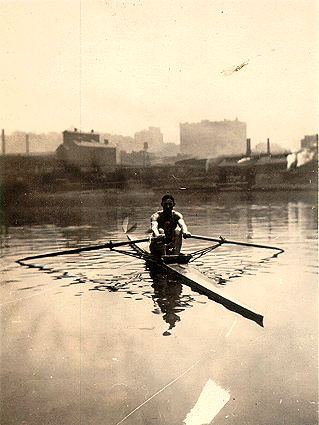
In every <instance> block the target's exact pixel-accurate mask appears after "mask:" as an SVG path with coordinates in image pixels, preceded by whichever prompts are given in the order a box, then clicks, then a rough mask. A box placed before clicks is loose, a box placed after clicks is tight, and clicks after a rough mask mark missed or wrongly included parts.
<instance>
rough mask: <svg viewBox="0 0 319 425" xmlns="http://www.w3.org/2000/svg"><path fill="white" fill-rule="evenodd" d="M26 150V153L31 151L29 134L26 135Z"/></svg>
mask: <svg viewBox="0 0 319 425" xmlns="http://www.w3.org/2000/svg"><path fill="white" fill-rule="evenodd" d="M25 151H26V153H29V152H30V143H29V135H28V134H26V135H25Z"/></svg>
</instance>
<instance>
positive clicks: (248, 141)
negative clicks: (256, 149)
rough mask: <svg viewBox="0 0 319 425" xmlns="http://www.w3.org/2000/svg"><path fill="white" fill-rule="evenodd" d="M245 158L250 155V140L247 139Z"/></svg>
mask: <svg viewBox="0 0 319 425" xmlns="http://www.w3.org/2000/svg"><path fill="white" fill-rule="evenodd" d="M246 146H247V147H246V156H250V155H251V145H250V139H247V145H246Z"/></svg>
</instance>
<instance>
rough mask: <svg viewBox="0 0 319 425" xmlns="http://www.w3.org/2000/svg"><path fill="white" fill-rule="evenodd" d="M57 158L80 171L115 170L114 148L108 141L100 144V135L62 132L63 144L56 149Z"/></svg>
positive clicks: (75, 131) (103, 171) (104, 171)
mask: <svg viewBox="0 0 319 425" xmlns="http://www.w3.org/2000/svg"><path fill="white" fill-rule="evenodd" d="M56 153H57V157H58V159H59V160H60V161H62V162H63V163H64V164H65V165H67V166H71V167H72V166H73V167H74V168H78V169H80V170H81V171H93V170H94V171H100V172H102V173H106V172H112V171H114V170H115V168H116V147H115V146H111V145H109V142H108V140H105V141H104V143H100V135H99V134H96V133H94V132H93V130H92V132H91V133H82V132H78V131H77V130H76V129H75V130H74V131H64V132H63V144H62V145H60V146H59V147H58V148H57V151H56Z"/></svg>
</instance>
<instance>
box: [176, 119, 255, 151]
mask: <svg viewBox="0 0 319 425" xmlns="http://www.w3.org/2000/svg"><path fill="white" fill-rule="evenodd" d="M246 127H247V125H246V123H244V122H240V121H238V119H236V120H234V121H229V120H224V121H219V122H211V121H208V120H204V121H201V122H200V123H192V124H189V123H184V124H180V146H181V153H182V154H184V155H189V156H192V157H196V158H215V157H217V156H221V155H238V154H242V153H244V152H245V150H246V137H247V136H246V133H247V129H246Z"/></svg>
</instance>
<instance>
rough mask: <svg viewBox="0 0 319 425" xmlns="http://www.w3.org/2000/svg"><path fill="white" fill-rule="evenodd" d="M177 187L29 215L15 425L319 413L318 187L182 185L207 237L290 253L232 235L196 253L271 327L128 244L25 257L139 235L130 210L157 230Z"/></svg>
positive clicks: (9, 279)
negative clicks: (149, 263) (122, 249)
mask: <svg viewBox="0 0 319 425" xmlns="http://www.w3.org/2000/svg"><path fill="white" fill-rule="evenodd" d="M161 195H162V194H157V195H154V194H152V193H139V192H134V193H133V192H130V193H124V192H123V193H104V192H82V193H81V194H64V195H52V196H48V197H47V198H46V199H45V200H44V201H43V200H41V201H40V200H39V201H38V202H34V203H33V207H31V206H29V207H28V208H22V209H20V210H16V211H14V214H15V222H16V223H17V225H16V226H11V227H9V228H7V229H6V231H5V232H4V234H3V237H2V250H1V251H2V253H1V266H2V268H1V282H2V283H1V318H2V332H1V349H2V350H1V378H2V379H1V387H2V396H1V397H2V400H1V401H2V411H1V424H30V425H38V424H39V425H40V424H50V425H53V424H59V425H61V424H67V425H69V424H72V425H73V424H85V425H89V424H92V425H93V424H94V425H96V424H106V425H116V424H120V423H124V424H125V425H129V424H143V425H146V424H147V425H149V424H164V425H182V424H186V425H202V424H205V423H212V424H218V425H226V424H228V425H230V424H236V425H243V424H245V425H246V424H254V425H256V424H258V425H262V424H280V425H282V424H287V425H288V424H289V425H294V424H295V425H302V424H305V425H306V424H307V425H313V424H317V423H318V420H317V409H318V406H317V401H318V397H317V393H318V390H317V389H318V379H317V376H318V374H317V364H318V362H317V359H318V352H317V346H318V341H317V336H318V327H317V323H318V321H317V319H318V314H317V308H318V303H317V299H318V288H317V283H318V275H317V258H318V257H317V229H318V223H317V206H316V196H315V195H314V194H312V195H311V194H301V193H294V194H293V193H291V194H285V193H279V194H253V195H251V196H250V197H249V198H247V197H246V196H245V195H242V194H235V195H234V194H233V195H230V194H223V195H221V196H217V195H206V196H205V197H203V196H199V195H189V194H187V193H186V192H184V193H179V194H176V200H177V205H176V209H177V210H179V211H180V212H182V213H183V215H184V218H185V220H186V222H187V224H188V228H189V230H190V232H191V233H193V234H197V235H205V236H212V237H219V236H220V235H221V236H223V237H224V238H226V239H229V240H235V241H244V242H247V241H248V242H251V243H257V244H262V245H271V246H278V247H280V248H282V249H284V250H285V252H284V253H283V254H280V255H279V256H278V257H277V258H272V257H271V256H272V254H274V252H273V251H270V250H267V249H257V248H249V247H246V248H243V247H238V246H233V245H223V246H222V247H220V248H218V249H217V250H214V251H212V252H211V253H209V254H207V255H206V256H204V257H202V258H200V259H199V260H197V261H196V262H194V263H193V265H194V267H196V268H197V269H198V270H200V271H201V272H202V273H204V274H205V275H206V276H208V277H210V278H211V279H213V280H214V281H215V282H220V283H219V284H220V285H221V286H222V287H223V288H225V290H226V291H228V293H230V294H232V295H233V296H235V297H236V298H237V299H238V300H240V301H242V302H243V303H244V304H246V305H248V306H250V307H251V308H252V309H253V310H254V311H255V312H257V313H260V314H262V315H263V316H264V327H263V328H262V327H260V326H258V325H257V324H256V323H255V322H253V321H250V320H248V319H245V318H244V317H242V316H240V315H239V314H237V313H235V312H232V311H229V310H227V309H226V308H225V307H223V306H222V305H220V304H217V303H215V302H213V301H211V300H208V299H207V298H206V297H205V296H202V295H199V294H197V293H196V292H193V291H192V290H191V289H190V288H188V287H187V286H185V285H182V284H181V283H180V282H178V281H176V280H175V281H174V280H172V279H171V278H168V277H167V276H164V275H162V276H155V277H153V278H151V276H150V274H149V272H148V271H147V270H145V265H144V263H143V261H141V260H139V259H136V258H134V257H131V256H126V255H123V254H120V253H117V252H110V251H108V250H97V251H92V252H86V253H82V254H81V255H79V254H78V255H63V256H58V257H51V258H46V259H40V260H32V261H28V262H27V265H28V266H21V265H19V264H17V263H16V262H15V261H16V260H18V259H20V258H22V257H25V256H29V255H36V254H41V253H44V252H51V251H55V250H64V249H67V248H73V247H78V246H80V245H81V246H86V245H96V244H100V243H105V242H108V241H109V240H112V241H117V240H125V235H124V234H123V230H122V223H123V220H124V219H125V217H129V227H130V226H132V225H134V224H136V225H137V226H136V229H135V231H134V232H133V233H131V236H132V237H134V238H135V237H136V238H144V237H147V235H148V233H147V232H148V229H149V224H150V222H149V217H150V215H151V213H153V212H154V211H156V210H157V209H159V208H160V205H159V203H160V198H161ZM11 214H13V213H12V212H11ZM199 242H200V241H196V240H195V239H190V240H186V241H184V243H183V251H184V252H192V251H194V250H196V249H198V248H200V247H204V246H208V244H207V243H204V242H200V243H199ZM201 402H203V405H204V408H203V406H201ZM195 406H196V407H195ZM192 409H193V410H192ZM191 411H192V414H190V412H191ZM205 411H206V412H205ZM205 414H206V416H205Z"/></svg>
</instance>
